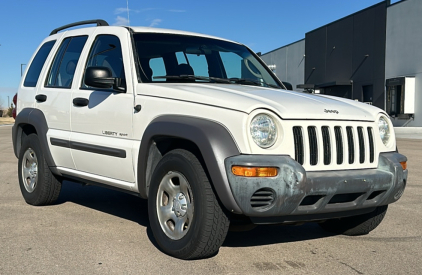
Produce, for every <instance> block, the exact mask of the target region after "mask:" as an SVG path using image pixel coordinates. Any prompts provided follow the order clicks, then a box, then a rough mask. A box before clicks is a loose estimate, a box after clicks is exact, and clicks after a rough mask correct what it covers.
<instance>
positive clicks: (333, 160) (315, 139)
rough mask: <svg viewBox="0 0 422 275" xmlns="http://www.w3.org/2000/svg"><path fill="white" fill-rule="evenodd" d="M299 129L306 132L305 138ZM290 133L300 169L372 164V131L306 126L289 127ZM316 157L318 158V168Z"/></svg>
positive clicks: (357, 127) (362, 128) (351, 127)
mask: <svg viewBox="0 0 422 275" xmlns="http://www.w3.org/2000/svg"><path fill="white" fill-rule="evenodd" d="M355 125H356V123H355ZM303 129H305V130H307V135H306V134H305V135H304V134H303ZM292 131H293V140H294V149H295V151H294V153H295V160H296V161H297V162H299V163H300V164H302V165H304V166H306V165H310V166H316V165H323V166H333V165H334V166H335V165H343V166H344V165H357V164H365V163H374V161H375V145H374V138H373V130H372V127H363V126H346V127H342V126H336V125H328V126H327V125H324V126H320V127H317V126H312V125H311V126H309V125H306V126H305V127H302V126H293V127H292ZM306 139H307V140H306ZM305 145H307V146H305ZM318 156H321V159H320V161H321V163H320V164H319V162H318ZM343 166H342V167H343Z"/></svg>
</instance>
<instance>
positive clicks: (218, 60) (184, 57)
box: [133, 33, 281, 88]
mask: <svg viewBox="0 0 422 275" xmlns="http://www.w3.org/2000/svg"><path fill="white" fill-rule="evenodd" d="M133 37H134V40H135V48H136V51H137V55H138V64H139V65H140V67H139V72H138V73H139V78H140V81H142V82H144V83H175V82H185V83H186V82H191V83H192V82H193V83H195V82H196V83H198V82H201V83H204V82H210V83H226V84H241V85H255V86H263V87H273V88H281V87H280V84H279V82H278V81H277V80H276V79H274V77H273V76H272V75H271V74H270V73H269V72H268V69H267V68H265V67H264V66H263V65H262V64H261V62H260V61H259V60H258V59H256V58H255V56H254V55H253V54H252V53H251V52H250V51H249V50H248V49H247V48H246V47H245V46H242V45H239V44H235V43H231V42H227V41H222V40H217V39H211V38H204V37H197V36H187V35H175V34H163V33H136V34H134V35H133Z"/></svg>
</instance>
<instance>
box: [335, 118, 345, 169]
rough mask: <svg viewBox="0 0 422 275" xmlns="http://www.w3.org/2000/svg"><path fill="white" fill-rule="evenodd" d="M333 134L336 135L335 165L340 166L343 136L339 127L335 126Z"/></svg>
mask: <svg viewBox="0 0 422 275" xmlns="http://www.w3.org/2000/svg"><path fill="white" fill-rule="evenodd" d="M334 133H335V135H336V150H337V164H342V163H343V136H342V133H341V127H340V126H335V127H334Z"/></svg>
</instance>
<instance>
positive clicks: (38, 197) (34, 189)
mask: <svg viewBox="0 0 422 275" xmlns="http://www.w3.org/2000/svg"><path fill="white" fill-rule="evenodd" d="M18 175H19V186H20V189H21V193H22V196H23V198H24V199H25V201H26V202H27V203H28V204H31V205H36V206H40V205H49V204H53V203H54V202H55V201H56V200H57V198H58V197H59V194H60V190H61V187H62V185H61V182H60V181H59V180H58V179H57V178H56V176H54V175H53V174H52V173H51V171H50V168H49V167H48V165H47V162H46V161H45V159H44V155H43V153H42V150H41V147H40V142H39V140H38V136H37V135H36V134H30V135H28V136H27V137H25V139H24V140H23V143H22V148H21V150H20V154H19V162H18Z"/></svg>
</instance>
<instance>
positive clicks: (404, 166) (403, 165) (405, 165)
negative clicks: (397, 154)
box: [400, 161, 407, 170]
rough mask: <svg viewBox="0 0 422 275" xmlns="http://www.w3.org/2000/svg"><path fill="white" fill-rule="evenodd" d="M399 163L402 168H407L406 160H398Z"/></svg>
mask: <svg viewBox="0 0 422 275" xmlns="http://www.w3.org/2000/svg"><path fill="white" fill-rule="evenodd" d="M400 164H401V167H402V168H403V170H406V169H407V162H406V161H402V162H400Z"/></svg>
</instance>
